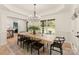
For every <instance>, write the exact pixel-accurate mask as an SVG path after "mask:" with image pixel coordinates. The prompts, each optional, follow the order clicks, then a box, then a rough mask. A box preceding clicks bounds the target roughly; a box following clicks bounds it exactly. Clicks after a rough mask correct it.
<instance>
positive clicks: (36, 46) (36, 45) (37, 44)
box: [32, 42, 44, 50]
mask: <svg viewBox="0 0 79 59" xmlns="http://www.w3.org/2000/svg"><path fill="white" fill-rule="evenodd" d="M42 46H44V44H42V43H37V42H36V43H34V44H33V45H32V48H34V49H36V50H38V49H40V48H41V47H42Z"/></svg>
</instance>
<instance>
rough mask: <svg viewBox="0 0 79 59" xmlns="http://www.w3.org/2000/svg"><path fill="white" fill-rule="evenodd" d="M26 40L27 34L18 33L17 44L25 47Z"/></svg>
mask: <svg viewBox="0 0 79 59" xmlns="http://www.w3.org/2000/svg"><path fill="white" fill-rule="evenodd" d="M24 40H25V36H24V35H20V34H18V39H17V45H20V46H21V47H23V42H24Z"/></svg>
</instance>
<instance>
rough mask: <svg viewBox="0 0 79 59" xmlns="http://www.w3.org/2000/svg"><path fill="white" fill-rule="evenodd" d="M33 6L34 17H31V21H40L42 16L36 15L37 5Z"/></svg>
mask: <svg viewBox="0 0 79 59" xmlns="http://www.w3.org/2000/svg"><path fill="white" fill-rule="evenodd" d="M33 6H34V12H33V16H31V17H29V19H30V20H31V21H32V22H36V21H40V16H37V14H36V4H33Z"/></svg>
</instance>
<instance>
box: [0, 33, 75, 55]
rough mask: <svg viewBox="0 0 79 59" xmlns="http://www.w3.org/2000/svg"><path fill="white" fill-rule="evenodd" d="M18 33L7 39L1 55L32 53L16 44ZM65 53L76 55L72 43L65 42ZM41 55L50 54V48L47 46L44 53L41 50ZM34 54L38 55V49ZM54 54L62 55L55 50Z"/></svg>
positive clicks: (0, 51) (0, 49)
mask: <svg viewBox="0 0 79 59" xmlns="http://www.w3.org/2000/svg"><path fill="white" fill-rule="evenodd" d="M16 39H17V34H15V36H14V37H13V38H10V39H7V42H8V43H7V44H6V45H4V46H1V47H0V55H31V52H30V51H27V49H26V48H25V49H22V48H21V47H19V46H18V45H17V44H16V41H17V40H16ZM63 50H64V51H63V52H64V55H74V53H73V51H72V48H71V45H70V43H67V42H65V43H64V45H63ZM40 54H41V55H49V49H48V48H46V49H45V52H44V53H43V52H42V50H41V53H40ZM33 55H37V51H34V53H33ZM52 55H60V54H59V53H58V52H55V51H53V52H52Z"/></svg>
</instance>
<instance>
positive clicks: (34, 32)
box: [29, 26, 40, 34]
mask: <svg viewBox="0 0 79 59" xmlns="http://www.w3.org/2000/svg"><path fill="white" fill-rule="evenodd" d="M29 29H30V30H32V31H33V34H36V30H39V29H40V28H39V27H37V26H30V27H29Z"/></svg>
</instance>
